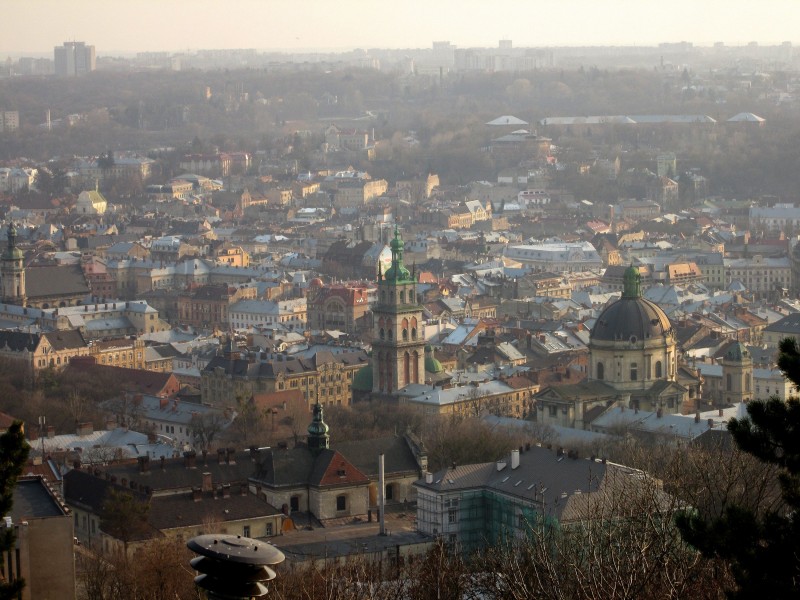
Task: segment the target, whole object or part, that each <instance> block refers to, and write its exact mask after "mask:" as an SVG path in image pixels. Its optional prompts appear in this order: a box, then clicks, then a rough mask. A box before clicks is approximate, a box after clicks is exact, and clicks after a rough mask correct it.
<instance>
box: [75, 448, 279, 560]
mask: <svg viewBox="0 0 800 600" xmlns="http://www.w3.org/2000/svg"><path fill="white" fill-rule="evenodd" d="M253 471H254V464H253V456H252V455H251V454H249V453H243V452H239V453H237V452H235V451H233V450H228V449H220V452H218V453H217V455H216V456H208V455H205V454H204V455H203V456H202V457H200V456H198V455H197V453H195V452H186V453H184V457H183V458H177V459H175V458H171V457H169V458H168V457H163V456H162V457H161V458H160V459H159V460H155V459H151V458H150V457H149V456H140V457H139V458H138V460H137V462H136V463H134V464H130V463H128V464H120V465H109V466H106V467H103V468H99V467H94V468H90V469H82V468H77V469H72V470H71V471H69V472H68V473H67V474H66V475H65V476H64V499H65V501H66V503H67V505H68V506H69V507H70V508H71V509H72V512H73V514H74V522H75V523H76V526H75V537H77V538H78V540H79V541H80V542H81V543H82V544H84V545H86V546H88V547H90V548H92V549H94V550H97V551H101V552H104V553H112V552H114V551H118V550H123V549H126V550H127V551H128V552H130V553H132V552H134V551H135V549H136V547H137V546H139V545H141V543H143V542H146V541H147V540H149V539H152V538H154V537H161V536H170V537H182V538H184V539H188V538H191V537H194V536H196V535H199V534H201V533H203V532H204V531H207V528H208V524H209V523H218V524H219V525H220V527H223V528H225V529H226V530H227V531H228V533H235V534H237V535H241V536H243V537H271V536H274V535H277V534H278V533H279V532H280V531H281V529H282V525H283V514H282V513H281V512H280V511H279V510H278V509H276V508H275V507H274V506H271V505H269V504H266V503H265V502H264V501H263V500H262V499H260V498H258V497H257V496H256V495H254V494H251V493H249V485H248V478H249V477H250V476H251V475H252V474H253ZM112 491H114V492H116V493H125V494H129V495H130V496H131V497H132V498H133V500H134V501H135V502H137V503H141V504H142V505H145V506H146V507H147V527H144V528H142V530H140V531H139V532H136V534H135V535H134V536H132V539H130V540H127V541H123V540H120V539H117V538H114V537H113V536H111V535H110V534H109V533H108V532H106V531H103V530H102V529H101V527H100V520H101V515H102V507H103V503H104V502H105V499H106V497H107V495H108V494H109V493H111V492H112Z"/></svg>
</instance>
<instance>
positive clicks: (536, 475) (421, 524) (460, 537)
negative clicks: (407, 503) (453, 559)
mask: <svg viewBox="0 0 800 600" xmlns="http://www.w3.org/2000/svg"><path fill="white" fill-rule="evenodd" d="M642 480H643V473H641V472H640V471H635V470H633V469H628V468H626V467H622V466H620V465H615V464H612V463H606V462H605V461H600V460H599V459H597V460H595V459H594V458H592V459H578V458H576V457H574V456H573V455H570V456H569V457H568V456H566V455H565V454H564V453H563V451H562V450H561V449H558V451H554V450H548V449H545V448H539V447H535V446H534V447H531V446H530V445H529V444H526V445H525V447H523V448H522V450H521V451H520V450H512V451H511V456H510V457H507V458H504V459H501V460H498V461H497V462H490V463H482V464H473V465H453V466H452V467H448V468H446V469H442V470H440V471H437V472H436V473H426V474H425V478H424V479H420V480H419V481H417V482H416V483H414V487H415V488H416V490H417V529H418V530H419V531H420V532H422V533H425V534H428V535H433V536H436V537H439V538H441V539H442V540H444V541H445V542H447V543H449V544H453V545H454V546H456V547H457V548H459V549H460V550H462V551H463V552H464V553H469V552H475V551H477V550H480V549H482V548H484V547H485V546H487V545H489V544H492V543H496V542H499V541H501V540H503V539H521V538H522V539H524V538H525V537H527V536H529V535H531V534H532V533H533V532H534V531H535V528H536V527H537V526H539V525H541V524H542V523H550V524H553V525H556V524H557V525H558V526H560V527H565V526H569V525H571V524H577V523H580V522H583V521H586V520H587V519H591V518H593V517H592V515H591V514H589V513H588V512H587V509H588V508H589V507H590V506H595V505H596V502H601V501H607V500H608V499H610V498H612V497H613V495H614V494H615V493H619V491H620V488H621V486H624V485H635V484H636V482H637V481H639V482H641V481H642ZM591 500H595V502H591ZM609 504H610V503H609Z"/></svg>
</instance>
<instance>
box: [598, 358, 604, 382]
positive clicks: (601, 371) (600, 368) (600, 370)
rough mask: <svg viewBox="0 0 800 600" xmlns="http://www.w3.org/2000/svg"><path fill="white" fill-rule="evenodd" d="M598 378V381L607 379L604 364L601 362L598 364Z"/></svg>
mask: <svg viewBox="0 0 800 600" xmlns="http://www.w3.org/2000/svg"><path fill="white" fill-rule="evenodd" d="M597 378H598V379H605V378H606V374H605V368H604V367H603V363H601V362H598V363H597Z"/></svg>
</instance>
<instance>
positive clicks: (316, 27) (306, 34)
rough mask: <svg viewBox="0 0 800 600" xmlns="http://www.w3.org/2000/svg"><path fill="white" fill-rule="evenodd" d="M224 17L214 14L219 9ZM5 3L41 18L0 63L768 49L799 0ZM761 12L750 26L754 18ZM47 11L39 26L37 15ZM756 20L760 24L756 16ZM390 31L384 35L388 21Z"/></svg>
mask: <svg viewBox="0 0 800 600" xmlns="http://www.w3.org/2000/svg"><path fill="white" fill-rule="evenodd" d="M223 6H224V7H225V8H226V10H225V11H222V10H220V9H221V7H223ZM332 6H333V5H332V4H331V3H330V2H323V1H321V0H300V1H299V2H297V1H296V2H288V1H287V0H271V1H270V2H265V1H261V0H229V2H227V3H224V4H223V3H220V2H216V1H214V0H191V1H190V0H171V1H170V2H163V0H140V1H138V2H135V3H128V2H121V1H116V0H115V1H108V0H73V1H72V2H68V3H67V2H62V1H55V0H34V1H33V2H31V1H30V0H27V1H24V0H6V2H5V3H4V8H5V9H6V11H7V13H8V14H17V15H24V14H31V10H32V9H33V10H34V11H36V12H38V13H39V15H40V16H39V17H37V18H36V19H31V20H30V21H29V22H28V23H25V22H23V23H22V24H21V26H19V27H13V28H10V29H9V30H8V31H7V32H5V34H4V36H3V37H2V38H0V55H8V56H17V55H25V54H28V55H31V54H33V55H47V54H50V55H51V56H52V52H53V48H54V47H55V46H58V45H61V44H62V43H64V42H65V41H73V40H85V41H86V43H89V44H93V45H94V46H95V47H96V48H97V53H98V55H106V56H108V55H120V54H133V53H136V52H155V51H165V52H181V51H187V50H197V49H215V48H219V49H223V48H224V49H233V48H254V49H257V50H274V51H289V52H302V51H346V50H350V49H355V48H409V49H411V48H430V47H431V43H432V42H433V41H434V40H447V41H449V42H451V43H452V44H454V45H455V46H457V47H461V48H463V47H496V46H497V44H498V42H499V40H501V39H510V40H512V41H513V44H514V46H515V47H555V46H614V45H619V46H654V45H657V44H659V43H663V42H680V41H687V42H692V43H694V44H696V45H699V46H706V45H711V44H714V43H716V42H723V43H725V44H726V45H742V44H747V43H750V42H757V43H759V44H763V45H773V44H779V43H782V42H785V41H789V42H794V41H795V38H796V27H795V25H796V23H798V22H800V3H797V2H793V1H791V0H768V1H767V2H765V3H763V4H762V5H761V6H762V7H761V8H759V9H756V8H754V5H753V4H752V3H751V2H744V1H743V0H732V1H728V2H721V1H716V0H709V1H706V2H700V3H698V2H690V1H689V0H674V1H673V2H672V3H669V4H668V5H664V4H663V3H656V2H652V1H650V0H647V1H642V2H627V1H625V0H605V1H603V2H592V1H590V0H564V1H562V2H558V3H553V2H544V1H540V0H531V1H530V2H525V3H523V2H519V1H515V0H497V1H495V2H492V3H486V2H482V1H478V0H461V1H458V2H456V1H455V0H437V1H436V2H427V3H426V2H422V1H421V0H409V1H408V2H405V3H403V5H402V6H400V5H395V4H388V3H385V4H380V3H377V4H376V3H368V2H365V1H363V0H340V1H339V2H337V3H336V5H335V10H333V9H332ZM754 12H755V13H757V15H754V16H753V18H748V17H747V15H748V14H749V13H754ZM42 15H46V18H42ZM756 16H758V17H761V18H755V17H756ZM386 23H391V27H385V25H384V24H386Z"/></svg>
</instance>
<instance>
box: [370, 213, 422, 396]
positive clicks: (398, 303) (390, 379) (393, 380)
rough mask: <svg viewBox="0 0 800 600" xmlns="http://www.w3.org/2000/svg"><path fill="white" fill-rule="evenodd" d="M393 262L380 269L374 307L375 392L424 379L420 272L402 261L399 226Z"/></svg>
mask: <svg viewBox="0 0 800 600" xmlns="http://www.w3.org/2000/svg"><path fill="white" fill-rule="evenodd" d="M390 247H391V250H392V265H391V267H389V268H388V269H387V270H386V273H381V272H380V269H379V270H378V304H377V305H376V306H375V308H374V309H373V311H372V312H373V328H374V331H375V336H374V339H373V340H372V392H373V393H374V394H392V393H393V392H395V391H397V390H398V389H400V388H403V387H405V386H407V385H409V384H411V383H424V382H425V339H424V335H422V329H421V328H422V306H421V305H420V304H419V302H418V299H417V276H416V273H413V272H409V270H408V269H407V268H406V267H405V265H403V239H402V238H401V237H400V232H399V231H398V230H397V226H395V229H394V239H392V241H391V243H390Z"/></svg>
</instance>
